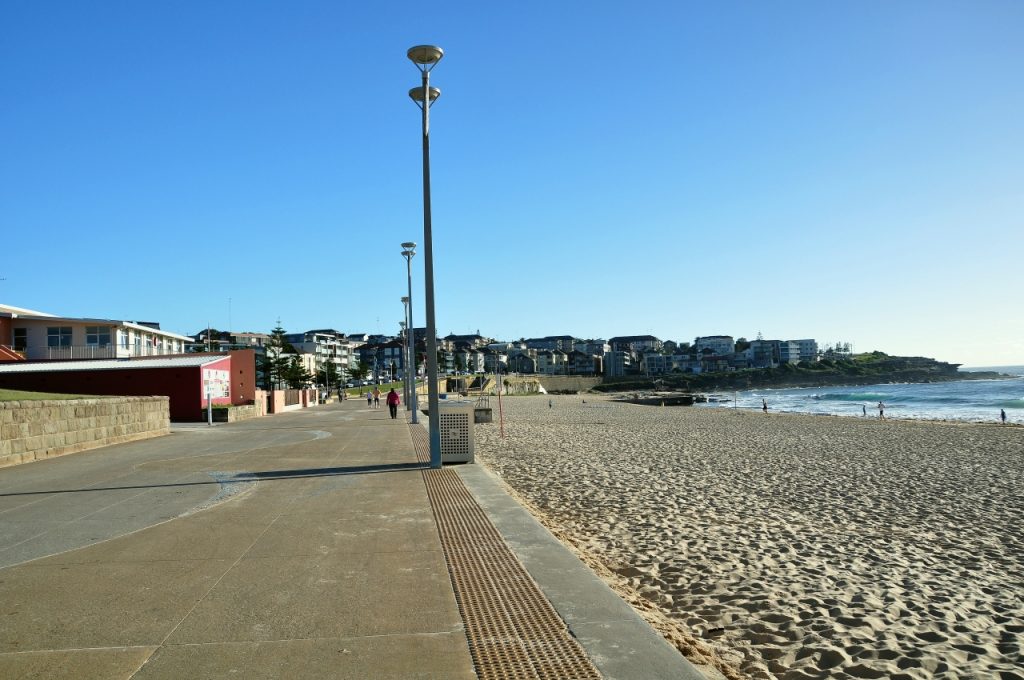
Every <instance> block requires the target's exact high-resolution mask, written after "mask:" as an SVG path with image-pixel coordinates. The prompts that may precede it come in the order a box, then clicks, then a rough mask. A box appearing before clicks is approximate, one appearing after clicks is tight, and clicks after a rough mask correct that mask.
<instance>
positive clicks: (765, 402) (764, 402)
mask: <svg viewBox="0 0 1024 680" xmlns="http://www.w3.org/2000/svg"><path fill="white" fill-rule="evenodd" d="M761 410H762V411H764V412H765V413H768V400H767V399H762V400H761Z"/></svg>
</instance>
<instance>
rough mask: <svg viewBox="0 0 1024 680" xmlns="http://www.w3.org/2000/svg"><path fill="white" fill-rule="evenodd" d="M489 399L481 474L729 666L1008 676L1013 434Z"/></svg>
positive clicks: (774, 672) (700, 656)
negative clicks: (485, 470) (489, 473)
mask: <svg viewBox="0 0 1024 680" xmlns="http://www.w3.org/2000/svg"><path fill="white" fill-rule="evenodd" d="M548 403H549V401H548V398H547V397H517V398H504V399H503V400H502V404H503V410H504V416H505V438H504V439H502V438H501V437H500V436H499V426H498V422H497V421H498V409H497V401H496V400H495V399H494V398H493V397H492V399H491V405H492V407H494V409H495V413H494V415H495V422H494V424H493V425H479V426H477V428H476V440H477V458H478V462H482V463H484V464H486V465H487V466H488V467H489V468H490V469H491V470H493V471H494V472H495V473H497V474H498V475H499V476H500V477H501V478H502V479H503V480H504V481H505V482H506V483H507V484H508V485H509V487H510V488H511V489H512V490H513V491H514V492H515V494H516V495H517V496H518V497H520V498H521V499H522V500H523V501H524V503H525V504H526V505H527V506H528V507H530V508H531V510H533V511H534V512H535V513H536V514H537V515H538V517H539V518H540V519H541V520H542V521H543V522H544V523H545V524H546V525H547V526H548V527H549V528H551V529H552V530H553V531H554V532H555V533H556V535H558V536H559V537H560V538H562V539H563V540H564V541H566V542H567V543H569V544H571V545H573V546H574V547H576V548H577V549H578V550H579V551H580V552H581V553H582V554H583V556H584V557H585V558H586V559H587V560H588V562H590V563H591V565H592V567H593V568H594V569H595V571H597V572H598V573H599V574H602V575H603V576H604V577H605V578H606V579H607V580H608V581H609V582H610V583H611V584H612V585H613V587H615V588H616V589H618V590H619V591H620V593H622V594H623V596H624V597H625V598H626V599H627V600H629V601H630V602H632V603H633V604H634V606H635V607H636V608H637V609H638V610H640V611H641V613H644V614H645V615H646V616H647V617H648V618H649V619H650V620H652V622H653V623H654V624H655V625H656V627H658V628H659V630H661V631H662V632H663V633H664V634H665V635H666V637H668V638H669V639H670V640H671V641H672V642H674V643H675V644H676V645H677V646H678V647H679V648H680V649H681V650H683V651H684V652H685V653H688V654H691V655H693V656H694V658H695V660H697V661H698V662H699V663H705V664H706V663H716V664H717V665H718V667H719V669H720V670H721V671H722V672H723V674H725V675H726V676H727V677H732V678H741V677H748V678H784V679H786V680H790V679H802V678H840V679H841V678H894V679H901V678H905V679H918V678H920V679H924V678H979V679H980V678H1000V679H1008V678H1024V670H1022V667H1024V660H1022V658H1021V640H1022V638H1024V486H1022V485H1024V428H1021V427H1000V426H997V425H970V424H958V423H945V422H923V421H896V420H885V421H880V420H878V419H877V418H842V417H828V416H804V415H789V414H775V413H768V414H767V415H766V414H763V413H760V412H754V411H746V410H742V409H739V410H734V409H727V408H699V407H689V408H688V407H658V406H636V405H631V404H622V403H615V402H613V401H611V400H609V399H607V398H605V397H601V396H597V395H593V396H591V395H585V396H556V397H552V399H551V403H552V407H551V408H549V407H548Z"/></svg>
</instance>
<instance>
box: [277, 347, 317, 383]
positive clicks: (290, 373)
mask: <svg viewBox="0 0 1024 680" xmlns="http://www.w3.org/2000/svg"><path fill="white" fill-rule="evenodd" d="M288 357H289V358H288V359H287V365H286V366H285V369H284V371H283V372H282V374H281V378H282V379H283V380H284V381H285V382H286V383H287V384H288V387H290V388H291V389H293V390H297V389H301V388H303V387H306V386H308V385H309V384H310V383H312V382H313V374H312V373H310V372H309V371H307V370H306V367H305V366H303V365H302V361H301V360H300V359H299V355H298V354H290V355H288Z"/></svg>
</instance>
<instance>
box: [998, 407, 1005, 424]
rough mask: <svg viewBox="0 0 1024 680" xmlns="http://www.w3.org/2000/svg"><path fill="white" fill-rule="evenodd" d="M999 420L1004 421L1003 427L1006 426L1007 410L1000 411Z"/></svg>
mask: <svg viewBox="0 0 1024 680" xmlns="http://www.w3.org/2000/svg"><path fill="white" fill-rule="evenodd" d="M999 420H1001V421H1003V425H1006V409H1005V408H1001V409H999Z"/></svg>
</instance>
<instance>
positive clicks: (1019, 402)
mask: <svg viewBox="0 0 1024 680" xmlns="http://www.w3.org/2000/svg"><path fill="white" fill-rule="evenodd" d="M961 370H962V371H965V372H966V371H970V370H972V369H961ZM974 370H986V371H998V372H1000V373H1005V374H1008V375H1012V376H1014V377H1013V378H1009V379H1006V380H959V381H955V382H944V383H923V384H909V383H903V384H894V385H857V386H855V387H843V386H835V385H832V386H828V387H800V388H791V389H759V390H748V391H745V392H737V393H735V395H733V394H731V393H723V394H716V395H711V397H710V398H711V399H714V400H715V401H713V402H711V403H709V404H708V406H710V407H718V408H733V407H735V408H746V409H760V408H761V400H762V399H764V400H767V402H768V409H769V410H771V411H788V412H794V413H812V414H820V415H835V416H856V417H860V416H862V415H863V413H864V409H865V408H866V409H867V415H868V417H874V418H877V417H878V402H882V403H883V404H885V415H886V417H891V418H913V419H923V420H962V421H967V422H990V423H991V422H998V421H999V409H1005V410H1006V420H1007V422H1011V423H1018V424H1024V366H993V367H985V368H977V369H974ZM734 396H735V403H733V398H734Z"/></svg>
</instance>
